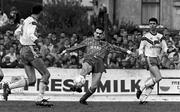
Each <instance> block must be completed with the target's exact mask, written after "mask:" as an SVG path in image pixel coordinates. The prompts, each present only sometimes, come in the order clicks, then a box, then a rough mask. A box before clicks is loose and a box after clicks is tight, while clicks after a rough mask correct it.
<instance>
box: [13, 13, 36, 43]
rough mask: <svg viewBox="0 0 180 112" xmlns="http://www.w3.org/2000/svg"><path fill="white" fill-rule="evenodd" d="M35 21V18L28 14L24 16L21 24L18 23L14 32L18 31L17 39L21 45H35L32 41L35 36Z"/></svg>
mask: <svg viewBox="0 0 180 112" xmlns="http://www.w3.org/2000/svg"><path fill="white" fill-rule="evenodd" d="M37 24H38V23H37V21H36V19H35V18H33V17H31V16H29V17H28V18H26V19H25V20H24V22H23V24H22V25H20V26H19V27H18V28H17V30H16V31H15V34H16V33H20V34H21V35H20V38H19V41H20V43H21V44H22V45H35V43H34V41H35V40H36V39H38V37H37Z"/></svg>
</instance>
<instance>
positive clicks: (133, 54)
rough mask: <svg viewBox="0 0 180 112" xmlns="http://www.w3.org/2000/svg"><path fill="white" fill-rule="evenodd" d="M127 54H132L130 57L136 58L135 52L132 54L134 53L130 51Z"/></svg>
mask: <svg viewBox="0 0 180 112" xmlns="http://www.w3.org/2000/svg"><path fill="white" fill-rule="evenodd" d="M127 53H128V54H130V55H131V56H133V57H136V53H134V52H132V51H130V50H128V51H127Z"/></svg>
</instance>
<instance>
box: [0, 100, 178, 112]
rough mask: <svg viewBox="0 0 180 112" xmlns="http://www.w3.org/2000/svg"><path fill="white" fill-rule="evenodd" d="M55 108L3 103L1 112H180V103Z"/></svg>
mask: <svg viewBox="0 0 180 112" xmlns="http://www.w3.org/2000/svg"><path fill="white" fill-rule="evenodd" d="M52 103H53V104H54V106H53V107H39V106H36V105H35V103H34V102H31V101H7V102H5V101H2V102H0V112H180V102H148V103H147V104H145V105H139V104H138V102H88V104H89V105H82V104H79V102H52Z"/></svg>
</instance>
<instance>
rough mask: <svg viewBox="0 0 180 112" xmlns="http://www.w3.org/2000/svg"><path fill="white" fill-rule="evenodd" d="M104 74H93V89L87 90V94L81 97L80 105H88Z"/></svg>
mask: <svg viewBox="0 0 180 112" xmlns="http://www.w3.org/2000/svg"><path fill="white" fill-rule="evenodd" d="M101 76H102V73H93V74H92V83H91V87H90V88H89V89H88V90H87V92H86V93H85V94H84V95H83V96H82V97H81V99H80V103H81V104H85V105H87V102H86V100H87V99H88V98H89V97H90V96H91V95H92V94H93V93H94V92H95V91H96V89H97V87H98V85H99V83H100V80H101Z"/></svg>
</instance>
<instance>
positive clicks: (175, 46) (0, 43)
mask: <svg viewBox="0 0 180 112" xmlns="http://www.w3.org/2000/svg"><path fill="white" fill-rule="evenodd" d="M12 11H14V13H15V15H16V16H17V12H16V11H15V9H13V10H12ZM14 13H13V14H14ZM10 14H11V15H13V14H12V12H11V13H10ZM13 17H14V15H13V16H10V17H9V18H8V16H7V15H6V14H4V13H3V12H2V13H1V14H0V25H2V26H4V25H7V24H11V25H12V24H16V19H14V18H13ZM17 25H18V24H16V26H17ZM2 26H0V27H2ZM146 31H147V30H138V29H135V30H133V31H131V32H128V30H127V29H125V28H119V27H118V26H117V25H114V26H112V28H111V30H110V33H109V34H110V35H109V38H110V40H111V41H110V43H112V44H114V45H117V46H121V47H123V48H126V49H129V50H131V51H133V52H135V53H136V54H137V57H132V56H130V55H128V54H125V53H110V54H108V56H107V59H106V63H105V64H106V67H107V68H109V69H145V68H146V64H145V63H143V62H141V61H140V59H139V57H138V47H139V44H140V41H141V38H142V36H143V34H144V33H146ZM92 32H93V31H92ZM161 33H162V34H163V35H164V37H165V38H166V41H167V45H168V48H170V49H172V50H171V53H169V54H167V55H162V56H160V60H161V66H160V68H163V69H180V55H179V54H180V36H179V34H177V35H175V36H171V33H170V32H169V30H168V29H167V28H164V29H163V31H162V32H161ZM92 34H93V33H92ZM92 36H93V35H91V36H86V35H84V36H79V35H78V34H76V33H73V34H72V35H67V34H65V33H64V32H61V33H60V34H59V35H58V34H56V33H55V32H51V33H49V34H48V35H47V36H46V37H39V39H40V40H41V43H42V46H41V48H40V54H41V56H42V58H43V60H44V62H45V65H46V66H47V67H58V68H81V63H82V61H83V54H84V51H83V49H82V50H78V51H74V52H71V53H65V54H64V55H61V53H62V51H63V50H65V49H66V48H69V47H71V46H74V45H76V44H78V43H80V42H81V41H82V40H83V39H85V38H91V37H92ZM20 48H21V45H20V43H19V41H18V39H17V38H16V37H15V36H14V34H13V31H11V30H6V31H5V33H0V66H1V67H2V68H22V67H23V64H22V63H21V58H20V55H19V54H20V53H19V52H20Z"/></svg>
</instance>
